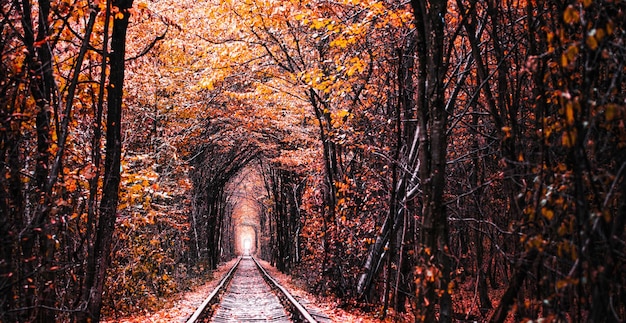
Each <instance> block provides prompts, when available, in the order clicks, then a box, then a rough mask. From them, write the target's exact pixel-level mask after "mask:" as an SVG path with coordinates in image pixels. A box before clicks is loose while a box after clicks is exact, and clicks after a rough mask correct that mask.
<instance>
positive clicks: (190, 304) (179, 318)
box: [104, 259, 409, 323]
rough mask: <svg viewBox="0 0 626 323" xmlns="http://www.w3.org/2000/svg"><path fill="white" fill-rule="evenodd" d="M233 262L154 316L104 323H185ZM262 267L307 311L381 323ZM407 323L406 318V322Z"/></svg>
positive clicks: (267, 266)
mask: <svg viewBox="0 0 626 323" xmlns="http://www.w3.org/2000/svg"><path fill="white" fill-rule="evenodd" d="M234 262H235V259H233V260H231V261H229V262H226V263H223V264H221V265H220V266H219V267H218V268H217V269H216V270H215V271H214V272H213V273H212V276H213V279H211V280H210V281H207V282H206V283H204V284H202V285H198V286H196V287H195V288H193V289H192V290H190V291H187V292H183V293H181V294H179V295H177V296H176V297H174V298H173V299H168V300H163V302H164V306H163V308H162V309H161V310H159V311H156V312H153V313H136V314H134V315H130V316H127V317H122V318H107V319H106V320H105V321H104V322H105V323H113V322H119V323H144V322H151V323H170V322H186V321H187V319H188V318H189V317H190V316H191V315H192V314H193V313H194V311H195V310H196V308H197V307H198V306H200V304H202V302H203V301H204V299H205V298H206V296H207V295H208V294H209V293H211V291H212V290H213V289H214V288H215V287H216V286H217V284H218V283H219V281H220V279H221V278H222V277H223V276H224V275H225V274H226V272H227V271H228V270H229V269H230V268H231V266H232V265H233V264H234ZM260 262H261V264H262V266H263V267H264V268H265V269H266V270H267V271H268V272H269V273H270V274H271V275H272V276H273V277H274V278H275V279H276V280H277V281H278V282H279V283H280V284H282V285H283V286H284V287H285V288H287V289H288V290H289V291H290V292H291V293H292V294H293V295H294V296H296V297H297V298H298V299H301V300H305V301H306V302H307V308H309V309H317V310H318V311H319V312H321V313H324V314H326V315H328V317H330V319H331V320H332V321H333V322H363V323H366V322H381V320H379V319H377V318H375V317H372V316H371V315H370V314H365V313H362V312H360V311H357V310H355V311H354V312H351V311H346V310H343V309H341V308H339V307H338V305H337V304H338V303H337V301H336V300H335V299H332V298H321V297H317V296H315V295H312V294H310V293H308V292H306V291H305V290H303V289H302V288H300V287H299V286H302V284H301V283H299V282H298V280H297V278H294V277H291V276H289V275H285V274H283V273H281V272H279V271H278V270H277V269H276V268H275V267H272V266H271V265H270V264H269V263H267V262H266V261H263V260H261V261H260ZM406 319H407V320H408V319H409V318H406Z"/></svg>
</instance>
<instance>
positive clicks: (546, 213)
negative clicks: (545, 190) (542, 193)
mask: <svg viewBox="0 0 626 323" xmlns="http://www.w3.org/2000/svg"><path fill="white" fill-rule="evenodd" d="M541 214H542V215H543V216H544V217H545V218H546V219H548V221H550V220H552V218H554V211H552V210H550V209H549V208H546V207H544V208H542V209H541Z"/></svg>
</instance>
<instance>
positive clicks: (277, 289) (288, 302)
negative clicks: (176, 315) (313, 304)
mask: <svg viewBox="0 0 626 323" xmlns="http://www.w3.org/2000/svg"><path fill="white" fill-rule="evenodd" d="M218 303H219V304H218ZM316 316H317V317H320V318H321V319H322V320H325V319H327V317H324V316H323V315H319V314H316ZM245 321H255V322H258V321H266V322H291V321H295V322H309V323H313V322H318V321H317V320H316V319H315V318H314V317H313V315H311V314H310V313H309V312H308V311H307V309H306V308H304V306H302V304H300V303H299V302H298V301H297V300H296V299H295V298H294V297H293V296H292V295H291V294H290V293H289V292H288V291H287V290H286V289H285V288H284V287H283V286H281V285H280V284H279V283H278V282H277V281H276V280H275V279H274V278H272V277H271V276H270V275H269V274H268V273H267V271H266V270H265V269H264V268H263V267H262V266H261V265H260V264H259V263H258V261H257V260H256V259H254V258H253V257H251V256H243V257H240V258H239V259H238V260H237V262H236V263H235V264H234V265H233V267H232V268H231V269H230V270H229V271H228V273H227V274H226V275H225V276H224V278H222V280H221V281H220V283H219V284H218V286H217V287H216V288H215V290H213V292H211V294H209V296H208V297H207V298H206V299H205V300H204V302H203V303H202V305H200V307H199V308H198V309H197V310H196V312H195V313H194V314H193V315H192V316H191V317H190V318H189V320H188V321H187V323H199V322H245Z"/></svg>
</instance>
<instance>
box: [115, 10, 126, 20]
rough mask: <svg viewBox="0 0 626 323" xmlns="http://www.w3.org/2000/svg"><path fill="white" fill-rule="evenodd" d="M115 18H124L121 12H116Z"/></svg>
mask: <svg viewBox="0 0 626 323" xmlns="http://www.w3.org/2000/svg"><path fill="white" fill-rule="evenodd" d="M115 19H124V14H123V13H121V12H118V13H116V14H115Z"/></svg>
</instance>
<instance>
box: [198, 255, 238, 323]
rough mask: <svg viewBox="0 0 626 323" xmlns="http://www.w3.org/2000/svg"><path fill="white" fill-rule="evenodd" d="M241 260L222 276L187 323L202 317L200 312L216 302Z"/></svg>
mask: <svg viewBox="0 0 626 323" xmlns="http://www.w3.org/2000/svg"><path fill="white" fill-rule="evenodd" d="M242 258H243V257H239V259H237V262H236V263H235V264H234V265H233V267H232V268H231V269H230V270H229V271H228V273H227V274H226V275H224V277H223V278H222V280H221V281H220V283H219V285H217V287H215V289H213V291H212V292H211V294H209V296H208V297H207V298H206V299H205V300H204V302H202V304H201V305H200V307H198V309H197V310H196V311H195V312H194V313H193V315H192V316H191V317H190V318H189V319H188V320H187V323H195V322H196V321H197V320H198V319H199V318H200V316H201V315H202V312H204V310H205V309H206V308H207V307H208V306H209V304H212V303H213V302H215V301H216V300H217V296H218V295H219V294H220V292H221V291H223V290H224V289H225V288H226V286H227V285H228V282H229V281H230V279H231V278H233V274H234V273H235V270H237V266H239V262H241V259H242Z"/></svg>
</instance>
